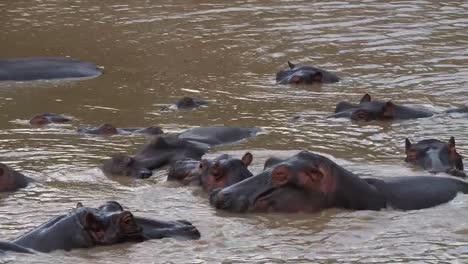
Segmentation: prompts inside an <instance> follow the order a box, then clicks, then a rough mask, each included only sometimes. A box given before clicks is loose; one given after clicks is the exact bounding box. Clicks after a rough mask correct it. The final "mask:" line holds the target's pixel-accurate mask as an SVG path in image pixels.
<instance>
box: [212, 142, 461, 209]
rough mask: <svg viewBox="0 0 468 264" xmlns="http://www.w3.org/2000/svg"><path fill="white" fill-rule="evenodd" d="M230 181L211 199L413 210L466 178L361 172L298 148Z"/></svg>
mask: <svg viewBox="0 0 468 264" xmlns="http://www.w3.org/2000/svg"><path fill="white" fill-rule="evenodd" d="M276 161H277V162H273V163H271V164H270V165H269V166H268V167H267V169H266V170H265V171H264V172H262V173H260V174H258V175H256V176H253V177H251V178H248V179H246V180H244V181H242V182H239V183H237V184H234V185H231V186H229V187H226V188H223V189H218V190H215V191H214V192H213V193H212V194H211V197H210V203H211V204H212V205H214V206H215V207H216V208H219V209H224V210H228V211H233V212H248V211H257V212H268V211H278V212H310V213H313V212H319V211H321V210H324V209H327V208H332V207H335V208H344V209H351V210H381V209H384V208H393V209H399V210H415V209H422V208H428V207H433V206H436V205H439V204H442V203H446V202H448V201H450V200H452V199H453V198H454V197H455V196H456V195H457V193H458V192H463V193H468V184H467V183H466V182H463V181H460V180H458V179H454V178H441V177H431V176H420V177H395V178H393V177H392V178H388V179H375V178H366V179H363V178H360V177H358V176H356V175H354V174H353V173H351V172H349V171H347V170H345V169H344V168H342V167H341V166H339V165H337V164H336V163H334V162H332V161H331V160H329V159H327V158H325V157H323V156H321V155H317V154H314V153H311V152H307V151H302V152H300V153H298V154H296V155H294V156H292V157H291V158H289V159H285V160H282V161H280V160H279V159H277V160H276Z"/></svg>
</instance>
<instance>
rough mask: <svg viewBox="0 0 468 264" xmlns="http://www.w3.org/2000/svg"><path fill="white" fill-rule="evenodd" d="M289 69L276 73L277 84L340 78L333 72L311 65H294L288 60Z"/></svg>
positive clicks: (323, 81)
mask: <svg viewBox="0 0 468 264" xmlns="http://www.w3.org/2000/svg"><path fill="white" fill-rule="evenodd" d="M288 66H289V69H287V70H281V71H279V72H278V73H277V74H276V83H278V84H314V83H334V82H338V81H340V78H338V76H336V75H335V74H334V73H331V72H329V71H326V70H322V69H319V68H316V67H313V66H296V65H294V64H292V63H291V62H290V61H288Z"/></svg>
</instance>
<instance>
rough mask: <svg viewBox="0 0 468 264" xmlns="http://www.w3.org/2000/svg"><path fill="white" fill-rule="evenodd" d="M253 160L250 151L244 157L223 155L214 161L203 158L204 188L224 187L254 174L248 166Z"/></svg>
mask: <svg viewBox="0 0 468 264" xmlns="http://www.w3.org/2000/svg"><path fill="white" fill-rule="evenodd" d="M252 160H253V156H252V154H251V153H249V152H247V153H245V154H244V156H243V157H242V159H236V158H232V157H230V156H228V155H221V156H219V157H218V158H216V159H215V160H214V161H210V160H206V159H204V160H202V161H201V162H200V166H199V171H200V176H201V178H200V180H201V184H202V187H203V189H204V190H205V191H206V192H211V191H213V190H214V189H217V188H224V187H226V186H229V185H232V184H235V183H237V182H240V181H243V180H245V179H247V178H249V177H251V176H253V175H252V173H251V172H250V171H249V170H248V168H247V167H248V166H249V165H250V164H251V163H252Z"/></svg>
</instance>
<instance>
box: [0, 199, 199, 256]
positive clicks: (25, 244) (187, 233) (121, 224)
mask: <svg viewBox="0 0 468 264" xmlns="http://www.w3.org/2000/svg"><path fill="white" fill-rule="evenodd" d="M165 237H174V238H183V239H198V238H200V232H199V231H198V230H197V228H195V227H194V226H193V225H192V224H191V223H190V222H188V221H185V220H178V221H158V220H152V219H148V218H143V217H136V216H133V214H132V213H131V212H130V211H125V210H123V208H122V206H121V205H120V204H119V203H117V202H114V201H110V202H107V203H105V204H104V205H102V206H100V207H98V208H90V207H83V206H82V205H81V203H79V204H78V206H77V208H76V209H73V210H72V211H71V212H70V213H68V214H67V215H61V216H57V217H55V218H53V219H52V220H50V221H48V222H46V223H45V224H42V225H40V226H38V227H36V228H34V229H33V230H31V231H29V232H28V233H26V234H24V235H22V236H20V237H18V238H16V239H14V240H13V241H11V242H0V251H2V250H3V251H15V252H21V253H33V252H34V251H39V252H51V251H53V250H58V249H61V250H67V251H68V250H72V249H77V248H90V247H94V246H99V245H112V244H117V243H122V242H141V241H145V240H149V239H161V238H165Z"/></svg>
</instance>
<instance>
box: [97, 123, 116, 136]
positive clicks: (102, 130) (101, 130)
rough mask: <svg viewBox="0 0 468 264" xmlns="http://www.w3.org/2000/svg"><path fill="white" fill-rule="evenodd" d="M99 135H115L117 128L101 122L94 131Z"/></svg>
mask: <svg viewBox="0 0 468 264" xmlns="http://www.w3.org/2000/svg"><path fill="white" fill-rule="evenodd" d="M96 133H97V134H99V135H116V134H118V131H117V128H116V127H114V126H113V125H111V124H107V123H106V124H102V125H100V126H99V127H98V128H97V131H96Z"/></svg>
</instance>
